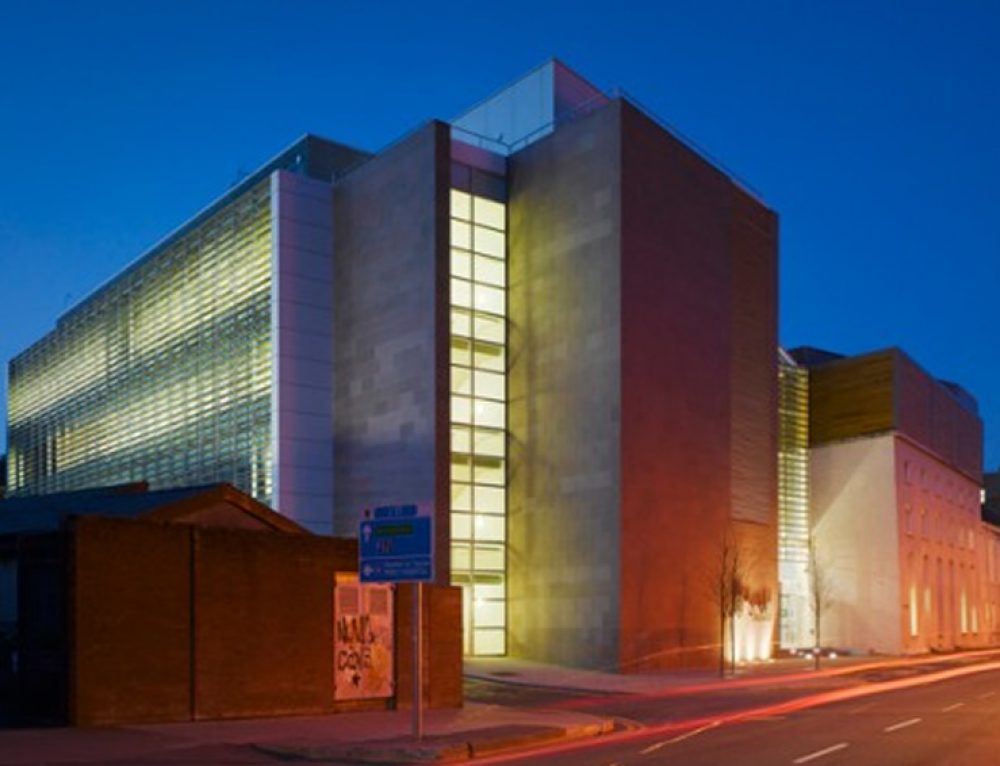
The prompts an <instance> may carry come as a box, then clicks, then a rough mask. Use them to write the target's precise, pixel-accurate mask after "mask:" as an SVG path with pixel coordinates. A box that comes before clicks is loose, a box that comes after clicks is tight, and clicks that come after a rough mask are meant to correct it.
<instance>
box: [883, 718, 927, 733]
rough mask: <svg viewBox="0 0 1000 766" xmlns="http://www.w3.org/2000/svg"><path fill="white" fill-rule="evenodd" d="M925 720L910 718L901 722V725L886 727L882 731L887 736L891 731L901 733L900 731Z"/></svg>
mask: <svg viewBox="0 0 1000 766" xmlns="http://www.w3.org/2000/svg"><path fill="white" fill-rule="evenodd" d="M922 720H924V719H923V718H910V719H908V720H906V721H900V722H899V723H894V724H893V725H892V726H886V727H885V728H884V729H882V731H884V732H886V733H887V734H888V733H889V732H891V731H899V730H900V729H905V728H906V727H907V726H913V725H914V724H917V723H920V722H921V721H922Z"/></svg>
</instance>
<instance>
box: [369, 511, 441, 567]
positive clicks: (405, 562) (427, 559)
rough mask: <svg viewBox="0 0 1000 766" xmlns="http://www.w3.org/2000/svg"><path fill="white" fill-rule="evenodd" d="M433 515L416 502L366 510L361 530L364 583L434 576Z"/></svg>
mask: <svg viewBox="0 0 1000 766" xmlns="http://www.w3.org/2000/svg"><path fill="white" fill-rule="evenodd" d="M432 526H433V525H432V524H431V518H430V516H420V515H418V511H417V506H415V505H389V506H382V507H381V508H375V509H374V510H372V511H365V514H364V518H362V520H361V526H360V528H359V530H358V557H359V561H358V573H359V574H360V579H361V582H428V581H430V580H432V579H433V577H434V573H433V570H434V567H433V565H432V562H433V560H434V549H433V540H434V535H433V532H432Z"/></svg>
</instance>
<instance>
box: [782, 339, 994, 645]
mask: <svg viewBox="0 0 1000 766" xmlns="http://www.w3.org/2000/svg"><path fill="white" fill-rule="evenodd" d="M791 356H792V357H793V358H794V359H795V360H796V361H797V362H798V363H799V364H800V365H803V366H805V367H807V368H808V396H809V404H808V410H809V425H808V433H809V456H808V470H809V487H810V491H809V512H810V528H811V537H812V542H813V546H814V550H813V551H812V553H811V555H810V557H809V561H808V564H807V566H808V567H809V568H810V571H811V572H812V571H814V572H815V573H816V574H815V576H813V575H810V582H809V586H810V589H811V590H810V598H811V599H812V601H813V603H814V604H815V603H818V604H819V606H820V626H821V629H820V636H819V639H818V640H819V642H820V643H821V644H823V645H824V646H834V647H840V648H847V649H852V650H858V651H875V652H884V653H892V654H895V653H920V652H927V651H931V650H937V649H953V648H958V647H974V646H984V645H987V644H989V643H992V642H993V641H994V640H995V639H996V636H995V635H993V630H994V629H993V627H992V626H993V625H994V623H993V619H994V616H993V615H992V608H991V609H990V610H987V605H988V604H989V602H990V599H989V598H988V594H987V592H986V590H985V585H984V583H986V582H988V578H987V577H984V572H983V561H984V560H985V557H987V556H990V555H993V554H992V553H991V552H990V551H991V550H992V548H993V547H994V546H993V545H992V544H987V543H989V540H988V539H987V538H986V537H985V535H987V532H988V530H986V528H985V526H984V525H983V524H982V523H981V520H980V501H979V497H980V487H981V483H982V421H981V420H980V418H979V416H978V412H977V405H976V402H975V400H974V399H973V398H972V396H970V395H969V394H968V393H967V392H966V391H964V390H963V389H962V388H961V387H960V386H958V385H956V384H954V383H949V382H945V381H941V380H937V379H935V378H933V377H932V376H931V375H929V374H928V373H927V372H926V371H924V370H923V369H922V368H921V367H920V366H918V365H917V364H916V363H915V362H914V361H913V360H912V359H911V358H910V357H909V356H907V355H906V354H905V353H904V352H902V351H901V350H899V349H888V350H885V351H877V352H873V353H869V354H863V355H860V356H853V357H844V356H841V355H838V354H833V353H829V352H825V351H820V350H817V349H811V348H800V349H795V350H793V351H791ZM990 571H991V572H993V574H991V575H990V577H995V570H993V569H991V570H990ZM988 613H989V617H987V616H986V615H987V614H988ZM987 621H988V623H989V624H987Z"/></svg>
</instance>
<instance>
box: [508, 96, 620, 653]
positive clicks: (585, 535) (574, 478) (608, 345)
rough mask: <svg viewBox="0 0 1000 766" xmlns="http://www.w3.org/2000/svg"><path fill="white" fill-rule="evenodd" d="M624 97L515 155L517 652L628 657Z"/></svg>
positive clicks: (512, 620) (512, 372)
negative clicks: (622, 506)
mask: <svg viewBox="0 0 1000 766" xmlns="http://www.w3.org/2000/svg"><path fill="white" fill-rule="evenodd" d="M619 119H620V111H619V107H618V105H611V106H608V107H606V108H604V109H603V110H602V111H599V112H597V113H595V114H593V115H591V116H589V117H587V118H585V119H581V120H579V121H577V122H574V123H570V124H567V125H564V126H562V127H560V129H559V130H558V131H556V132H555V133H554V134H553V135H551V136H549V137H546V138H544V139H542V140H540V141H538V142H537V143H535V144H533V145H532V146H530V147H528V148H527V149H526V150H524V151H522V152H520V153H518V154H516V155H514V156H513V157H511V158H510V160H509V189H510V201H509V228H508V237H509V240H508V242H509V244H508V250H509V256H508V257H509V292H508V296H509V297H508V301H509V309H508V312H509V341H508V342H509V360H510V361H509V372H508V397H509V409H508V428H509V431H510V438H509V456H510V458H509V459H510V465H509V469H508V482H509V486H508V514H509V532H508V534H509V552H508V572H509V577H510V584H509V607H508V609H509V620H508V624H509V637H508V647H509V651H510V653H511V654H513V655H515V656H521V657H527V658H532V659H537V660H542V661H550V662H559V663H566V664H573V665H580V666H588V667H614V666H615V664H616V662H617V642H618V636H617V632H618V630H617V625H618V593H619V580H618V570H619V559H620V550H619V529H618V502H619V489H620V488H619V468H618V455H619V428H620V424H619V364H620V351H619V333H620V326H619V316H620V300H619V290H620V287H619V285H620V278H619V265H618V261H619V240H620V231H619V197H620V181H619V178H620V160H619V155H620V147H619Z"/></svg>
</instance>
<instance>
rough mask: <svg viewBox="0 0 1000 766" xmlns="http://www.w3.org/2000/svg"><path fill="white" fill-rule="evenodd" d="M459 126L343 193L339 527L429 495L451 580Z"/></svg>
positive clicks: (349, 531)
mask: <svg viewBox="0 0 1000 766" xmlns="http://www.w3.org/2000/svg"><path fill="white" fill-rule="evenodd" d="M448 140H449V139H448V129H447V126H445V125H443V124H441V123H432V124H429V125H427V126H426V127H424V128H421V129H420V130H418V131H416V132H415V133H414V134H412V135H411V136H409V137H408V138H406V139H405V140H403V141H402V142H400V143H398V144H396V145H395V146H393V147H391V148H390V149H388V150H387V151H385V152H384V153H382V154H380V155H379V156H378V157H376V158H374V159H372V160H370V161H369V162H367V163H366V164H364V165H363V166H361V167H360V168H359V169H357V170H355V171H354V172H353V173H351V174H350V175H348V176H347V177H346V178H344V179H342V180H341V181H339V182H338V183H337V185H336V186H335V188H334V229H335V232H336V237H335V258H334V265H335V268H334V296H335V298H334V318H335V324H334V326H335V367H336V370H337V376H336V384H335V392H334V411H335V412H336V419H335V424H334V439H335V452H334V454H335V465H336V467H335V479H336V481H335V484H336V491H335V522H334V530H335V532H336V533H337V534H342V535H356V534H357V531H356V530H357V521H358V516H359V514H360V512H361V511H362V510H363V509H364V508H366V507H369V506H374V505H380V504H386V503H399V502H430V503H434V504H435V507H436V509H437V511H438V513H437V517H436V535H437V540H436V543H437V552H438V562H437V563H438V570H437V571H438V577H439V581H441V582H447V578H448V556H447V552H448V474H447V471H448V465H449V461H448V449H449V447H448V444H449V441H448V396H447V391H448V367H447V359H448V325H447V321H448V319H447V310H448V295H447V275H448V266H447V257H448V227H447V217H448V162H449V150H448Z"/></svg>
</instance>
